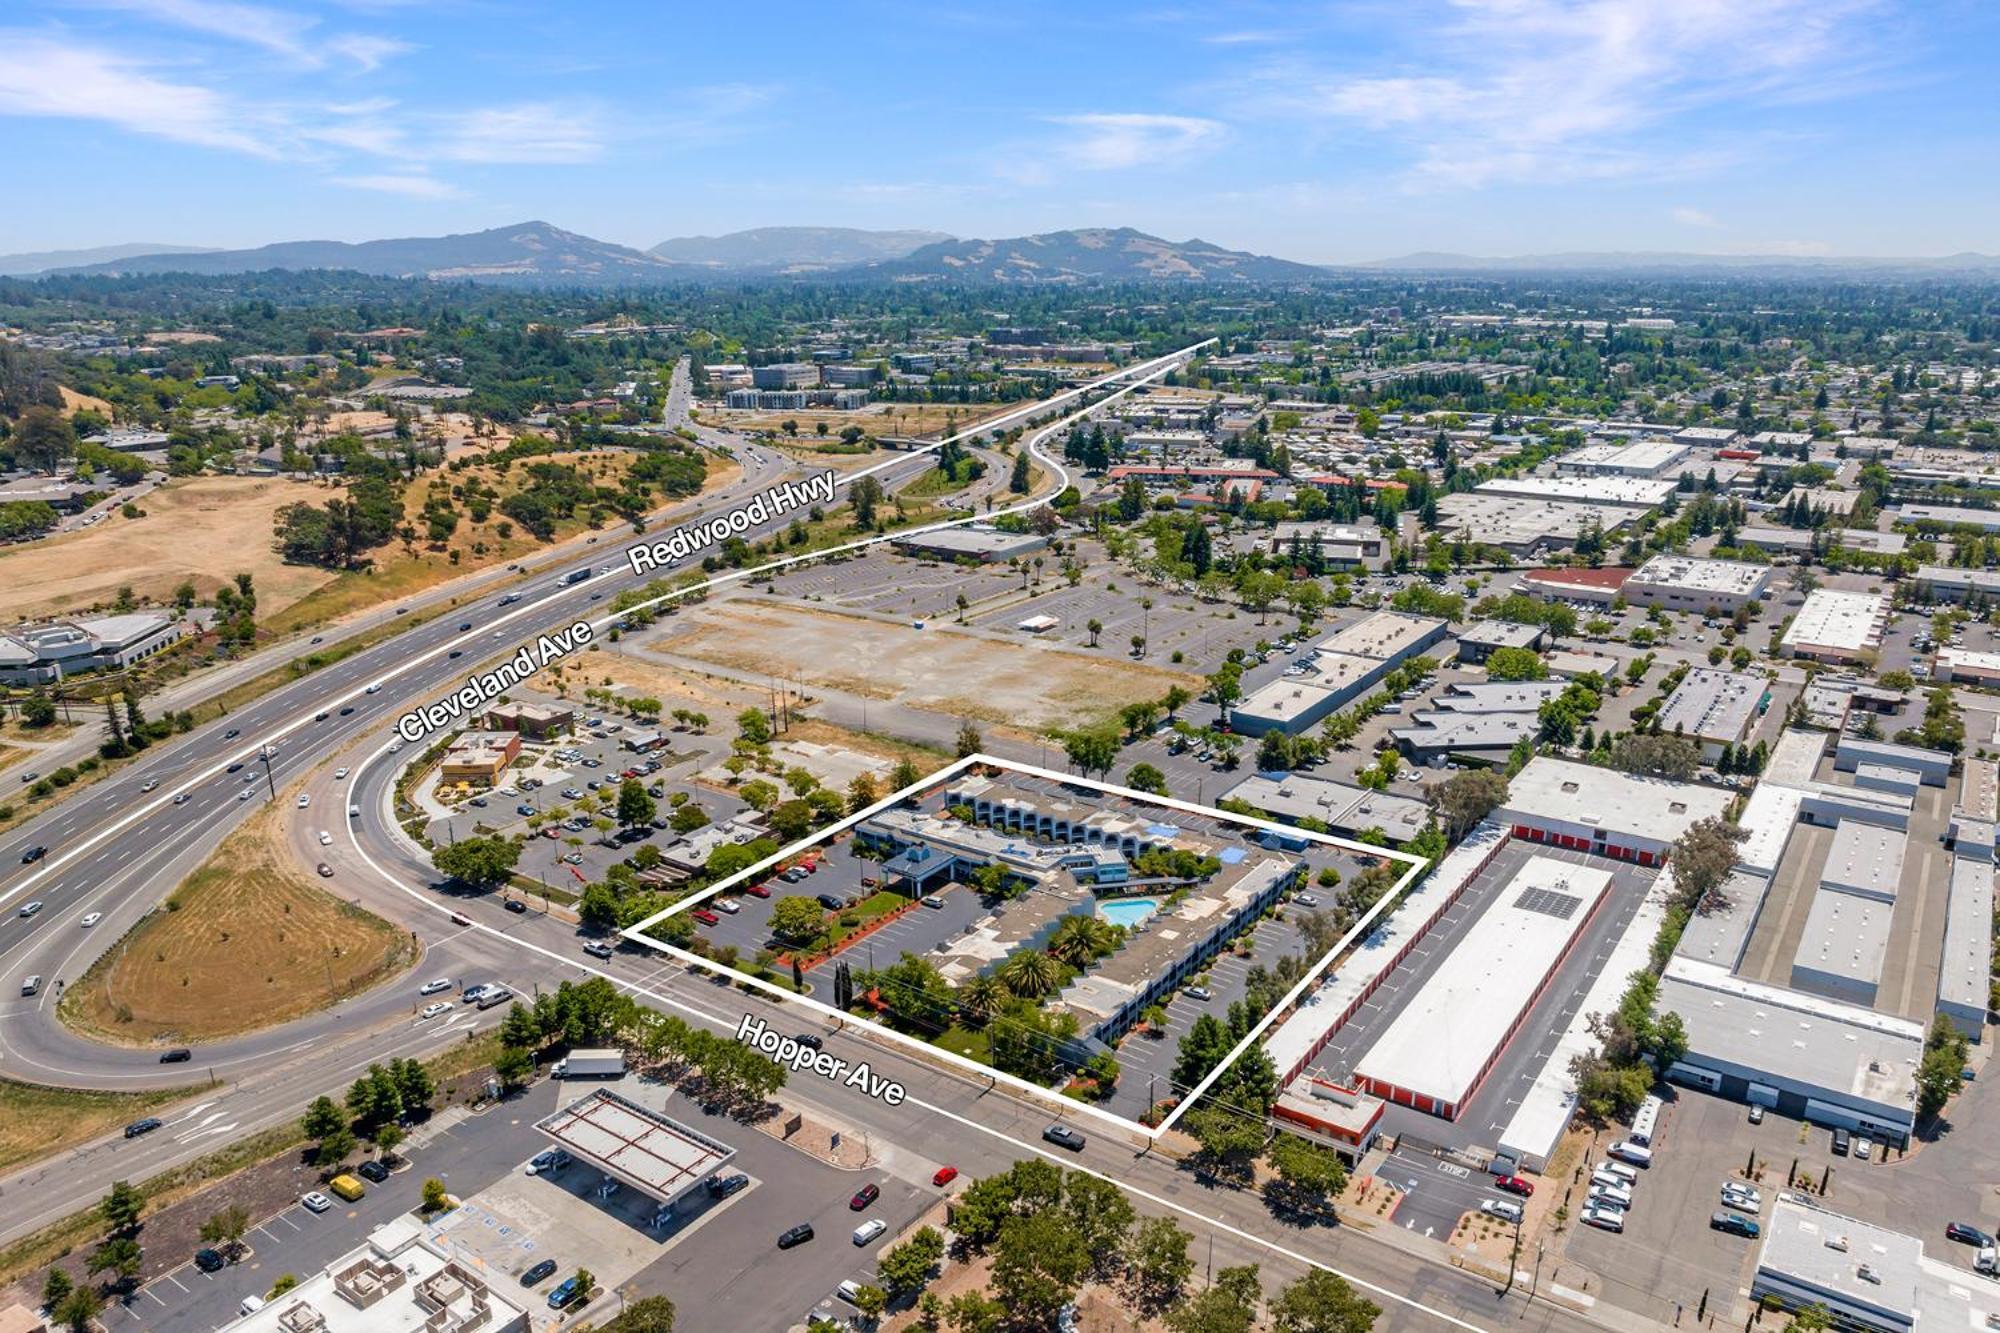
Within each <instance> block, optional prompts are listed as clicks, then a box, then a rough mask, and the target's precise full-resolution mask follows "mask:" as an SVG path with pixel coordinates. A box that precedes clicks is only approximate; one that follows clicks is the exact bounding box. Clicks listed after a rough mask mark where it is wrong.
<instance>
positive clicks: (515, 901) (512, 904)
mask: <svg viewBox="0 0 2000 1333" xmlns="http://www.w3.org/2000/svg"><path fill="white" fill-rule="evenodd" d="M507 910H508V911H510V912H525V911H527V910H528V904H527V903H526V902H524V901H522V900H521V899H519V898H509V899H508V900H507Z"/></svg>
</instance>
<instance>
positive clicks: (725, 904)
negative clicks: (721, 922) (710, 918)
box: [709, 898, 743, 916]
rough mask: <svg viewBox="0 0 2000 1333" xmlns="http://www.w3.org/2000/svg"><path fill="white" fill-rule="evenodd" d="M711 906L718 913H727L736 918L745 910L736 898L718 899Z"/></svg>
mask: <svg viewBox="0 0 2000 1333" xmlns="http://www.w3.org/2000/svg"><path fill="white" fill-rule="evenodd" d="M709 906H710V907H713V908H714V909H715V910H716V911H718V912H727V913H729V915H731V916H735V915H736V914H737V913H738V912H740V911H742V910H743V904H742V903H739V902H737V901H736V900H735V899H734V898H717V899H716V900H715V901H714V902H712V903H710V904H709Z"/></svg>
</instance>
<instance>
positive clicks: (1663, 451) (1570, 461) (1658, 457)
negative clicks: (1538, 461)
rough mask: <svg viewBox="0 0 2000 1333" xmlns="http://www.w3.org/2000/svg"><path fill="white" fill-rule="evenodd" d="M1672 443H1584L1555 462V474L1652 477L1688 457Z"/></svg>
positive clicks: (1679, 445)
mask: <svg viewBox="0 0 2000 1333" xmlns="http://www.w3.org/2000/svg"><path fill="white" fill-rule="evenodd" d="M1687 453H1688V447H1687V446H1686V445H1685V444H1682V443H1680V442H1678V441H1675V440H1634V441H1632V442H1631V443H1630V444H1587V445H1585V446H1584V447H1583V448H1581V449H1573V450H1571V451H1570V452H1569V453H1566V454H1564V455H1563V456H1562V457H1560V458H1558V459H1557V460H1556V468H1557V470H1558V471H1564V472H1609V473H1622V474H1624V475H1626V476H1644V477H1653V476H1658V475H1659V474H1660V473H1662V472H1664V471H1666V470H1667V469H1668V468H1670V467H1672V466H1673V465H1674V464H1676V463H1678V462H1680V461H1681V460H1682V459H1683V458H1686V457H1687Z"/></svg>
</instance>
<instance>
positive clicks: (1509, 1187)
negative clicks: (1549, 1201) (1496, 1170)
mask: <svg viewBox="0 0 2000 1333" xmlns="http://www.w3.org/2000/svg"><path fill="white" fill-rule="evenodd" d="M1493 1188H1494V1189H1496V1190H1506V1191H1507V1192H1508V1193H1509V1194H1518V1195H1520V1196H1521V1197H1522V1198H1524V1199H1525V1198H1527V1197H1528V1196H1529V1195H1531V1194H1533V1193H1534V1192H1535V1186H1534V1183H1533V1182H1532V1181H1527V1180H1523V1179H1521V1177H1519V1176H1499V1177H1496V1178H1495V1179H1494V1181H1493Z"/></svg>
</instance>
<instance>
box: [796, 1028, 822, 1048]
mask: <svg viewBox="0 0 2000 1333" xmlns="http://www.w3.org/2000/svg"><path fill="white" fill-rule="evenodd" d="M793 1040H795V1041H797V1042H798V1044H799V1045H801V1046H803V1047H805V1048H806V1049H807V1050H809V1051H816V1050H818V1049H819V1048H820V1039H819V1037H818V1035H817V1034H816V1033H811V1032H801V1033H800V1034H799V1035H798V1036H797V1037H795V1038H794V1039H793Z"/></svg>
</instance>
